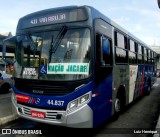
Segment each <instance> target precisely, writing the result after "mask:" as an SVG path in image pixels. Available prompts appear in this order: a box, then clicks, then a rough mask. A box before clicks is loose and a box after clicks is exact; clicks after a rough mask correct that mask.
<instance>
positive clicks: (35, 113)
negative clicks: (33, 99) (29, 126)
mask: <svg viewBox="0 0 160 137" xmlns="http://www.w3.org/2000/svg"><path fill="white" fill-rule="evenodd" d="M31 116H32V117H35V118H42V119H44V118H45V113H44V112H39V111H34V110H32V111H31Z"/></svg>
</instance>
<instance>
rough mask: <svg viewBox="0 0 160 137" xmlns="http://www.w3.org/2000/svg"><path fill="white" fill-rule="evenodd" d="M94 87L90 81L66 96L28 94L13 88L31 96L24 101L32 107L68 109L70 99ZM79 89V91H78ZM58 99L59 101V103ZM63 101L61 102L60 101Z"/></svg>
mask: <svg viewBox="0 0 160 137" xmlns="http://www.w3.org/2000/svg"><path fill="white" fill-rule="evenodd" d="M92 88H93V82H89V83H88V84H86V85H84V86H83V87H81V88H80V89H78V90H79V91H78V90H75V91H74V92H72V93H69V94H67V95H64V96H52V95H37V94H28V93H24V92H22V91H19V90H17V89H16V88H13V90H14V92H15V94H17V95H18V94H20V95H24V96H29V100H28V101H27V102H22V103H23V104H24V105H25V104H26V105H31V106H32V107H42V108H46V109H47V108H48V109H66V108H67V105H68V103H69V102H70V101H72V100H74V99H76V98H77V97H79V96H81V95H83V94H85V93H87V92H89V91H91V90H92ZM77 91H78V92H77ZM57 101H58V102H59V103H57ZM60 102H61V103H60Z"/></svg>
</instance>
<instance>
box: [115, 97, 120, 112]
mask: <svg viewBox="0 0 160 137" xmlns="http://www.w3.org/2000/svg"><path fill="white" fill-rule="evenodd" d="M120 110H121V102H120V100H119V99H118V98H116V100H115V112H119V111H120Z"/></svg>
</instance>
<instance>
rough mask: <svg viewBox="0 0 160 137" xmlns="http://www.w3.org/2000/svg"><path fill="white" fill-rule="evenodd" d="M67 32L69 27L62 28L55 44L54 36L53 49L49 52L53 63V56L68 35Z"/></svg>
mask: <svg viewBox="0 0 160 137" xmlns="http://www.w3.org/2000/svg"><path fill="white" fill-rule="evenodd" d="M66 32H67V27H66V26H63V27H62V28H61V30H60V32H59V33H58V35H57V37H56V39H55V41H54V43H53V36H52V41H51V48H50V51H49V62H51V57H52V54H53V53H55V52H56V50H57V48H58V46H59V44H60V43H61V40H62V39H63V37H64V35H65V34H66Z"/></svg>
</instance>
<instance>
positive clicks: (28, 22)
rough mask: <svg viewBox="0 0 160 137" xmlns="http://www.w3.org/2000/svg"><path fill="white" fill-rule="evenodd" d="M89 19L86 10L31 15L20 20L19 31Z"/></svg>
mask: <svg viewBox="0 0 160 137" xmlns="http://www.w3.org/2000/svg"><path fill="white" fill-rule="evenodd" d="M86 19H88V14H87V12H86V10H85V9H74V10H73V9H72V10H64V11H56V10H54V11H48V12H47V11H46V12H41V14H38V13H37V14H36V13H35V14H31V15H28V16H25V17H23V18H21V19H20V20H19V23H18V27H17V29H24V28H30V27H36V26H42V25H49V24H55V23H63V22H75V21H83V20H86Z"/></svg>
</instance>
